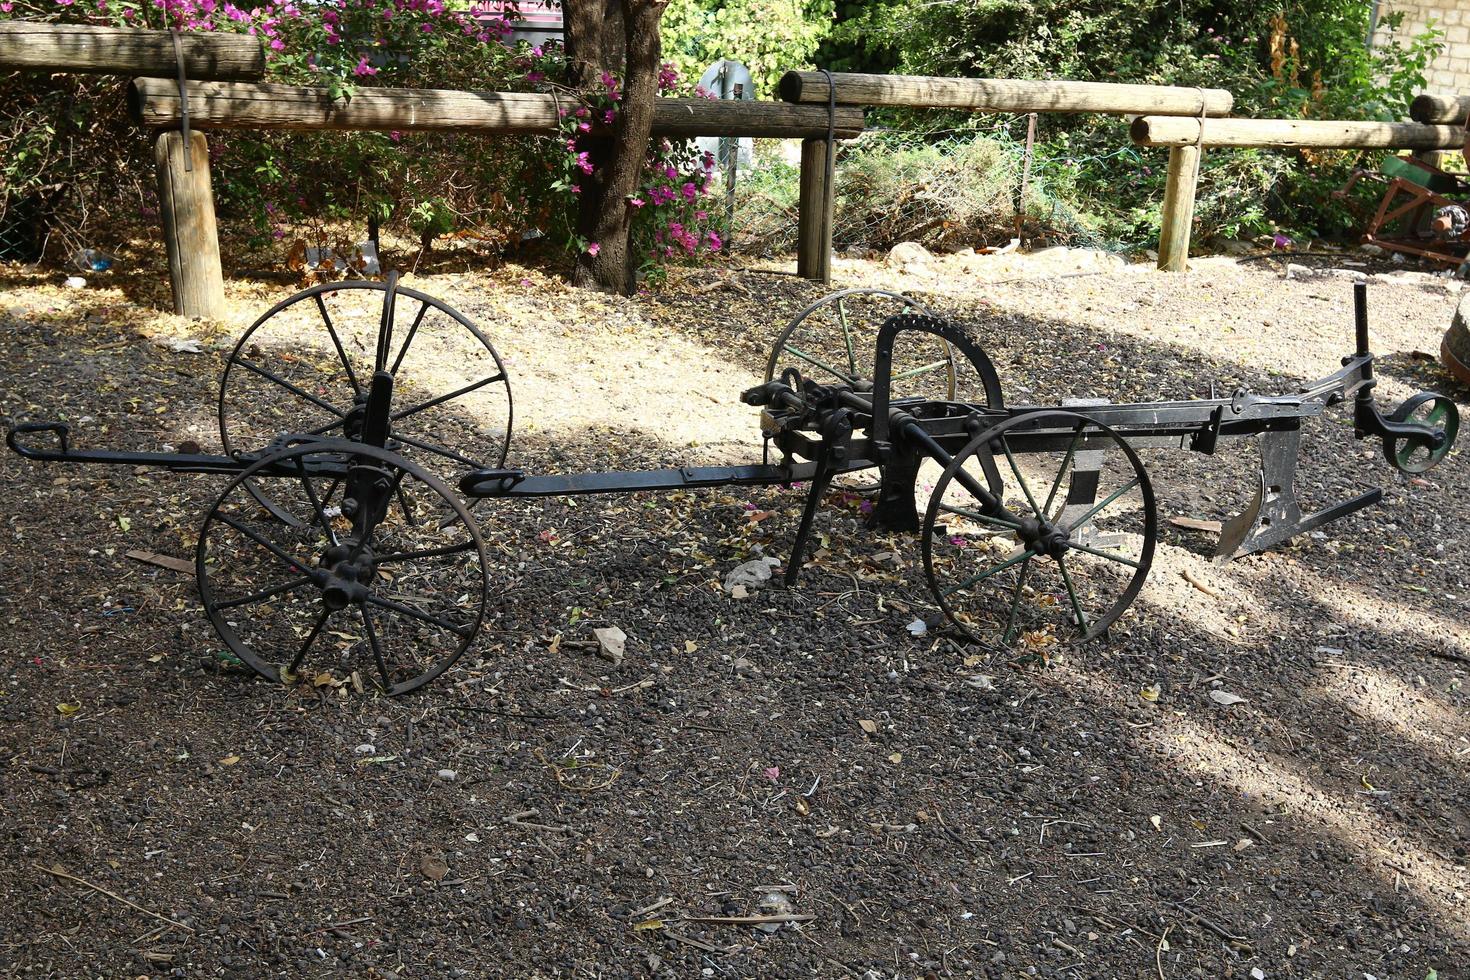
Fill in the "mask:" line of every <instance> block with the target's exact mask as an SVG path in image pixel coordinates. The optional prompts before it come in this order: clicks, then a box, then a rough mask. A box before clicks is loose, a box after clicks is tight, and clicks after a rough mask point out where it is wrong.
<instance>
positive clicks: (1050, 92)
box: [778, 71, 1235, 116]
mask: <svg viewBox="0 0 1470 980" xmlns="http://www.w3.org/2000/svg"><path fill="white" fill-rule="evenodd" d="M832 89H833V91H834V92H835V93H836V101H837V104H839V105H871V106H915V107H925V108H935V109H973V110H975V111H977V112H1100V113H1111V114H1115V115H1130V116H1132V115H1142V114H1145V113H1150V114H1153V115H1181V116H1198V115H1200V113H1201V111H1202V110H1203V112H1204V114H1205V115H1208V116H1224V115H1228V114H1229V112H1230V109H1231V107H1232V106H1233V105H1234V104H1235V97H1234V96H1233V95H1231V94H1230V93H1229V92H1227V91H1225V90H1224V89H1217V88H1209V89H1201V88H1188V87H1185V86H1172V85H1129V84H1119V83H1113V82H1074V81H1066V80H1046V79H1041V80H1033V79H1022V78H929V77H924V76H920V75H862V74H853V73H848V72H833V73H832ZM778 90H779V92H780V95H781V98H783V99H785V100H786V101H787V102H797V103H807V104H820V105H826V104H827V101H828V97H829V96H828V87H827V76H826V75H825V74H823V73H822V72H819V71H789V72H787V73H786V74H785V75H783V76H781V81H780V84H779V86H778Z"/></svg>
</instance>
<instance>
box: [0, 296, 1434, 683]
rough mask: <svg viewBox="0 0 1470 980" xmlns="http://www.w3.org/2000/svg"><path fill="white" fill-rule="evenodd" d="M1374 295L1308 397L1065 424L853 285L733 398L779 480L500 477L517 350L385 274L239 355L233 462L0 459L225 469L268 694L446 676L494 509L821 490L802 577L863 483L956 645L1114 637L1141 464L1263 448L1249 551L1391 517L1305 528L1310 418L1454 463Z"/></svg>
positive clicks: (236, 616) (251, 644) (1360, 499)
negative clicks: (1333, 415) (335, 673)
mask: <svg viewBox="0 0 1470 980" xmlns="http://www.w3.org/2000/svg"><path fill="white" fill-rule="evenodd" d="M1356 288H1357V292H1356V297H1355V298H1356V300H1357V322H1356V344H1355V346H1354V348H1353V350H1352V352H1351V353H1349V354H1348V355H1347V356H1346V357H1344V358H1343V366H1342V368H1341V370H1339V371H1337V372H1335V373H1334V374H1331V375H1329V376H1327V377H1325V378H1322V379H1320V380H1318V381H1316V382H1313V383H1311V384H1309V385H1307V386H1306V387H1304V388H1302V389H1300V390H1297V391H1293V392H1289V393H1285V394H1280V395H1257V394H1253V393H1251V392H1248V391H1246V390H1243V389H1241V390H1237V391H1235V392H1233V393H1232V394H1230V395H1228V396H1227V397H1210V398H1200V399H1198V400H1190V401H1168V402H1142V403H1134V404H1109V403H1106V402H1103V401H1100V400H1086V401H1073V402H1068V403H1063V404H1060V405H1055V406H1035V405H1026V406H1014V405H1007V404H1005V402H1004V400H1003V396H1002V390H1001V383H1000V379H999V377H998V376H997V373H996V370H995V368H994V366H993V365H992V363H991V361H990V358H989V357H988V356H987V355H986V352H985V350H984V349H983V347H982V346H981V345H980V343H979V342H978V341H977V339H976V336H975V333H974V332H973V330H971V329H968V328H966V327H964V326H961V325H959V324H957V323H953V322H950V321H947V320H944V319H940V318H938V317H935V316H933V315H931V314H929V313H928V312H927V311H925V310H923V309H922V308H920V307H919V306H918V305H917V303H916V302H915V301H914V300H912V299H910V298H908V297H905V296H902V295H899V294H894V293H886V292H883V291H879V290H844V291H841V292H838V293H835V294H832V295H831V296H828V297H827V298H825V299H823V300H821V301H819V302H817V303H815V304H813V305H812V306H810V307H808V308H807V309H806V310H804V311H802V313H801V314H799V315H798V316H797V318H796V319H795V320H794V321H793V322H792V323H791V324H790V325H789V326H788V327H787V329H786V330H785V331H784V332H783V333H782V334H781V335H780V338H779V340H778V341H777V343H776V345H775V349H774V350H773V352H772V354H771V358H770V362H769V365H768V371H767V380H766V381H765V382H764V383H763V384H760V385H757V386H756V387H754V388H751V389H749V390H748V391H746V392H744V394H743V395H742V396H741V400H742V401H743V402H745V403H746V404H747V405H751V406H755V407H758V408H759V410H760V425H761V432H762V435H763V442H764V446H765V451H764V454H763V455H764V458H763V460H762V461H761V462H760V463H754V464H750V465H744V466H681V467H678V468H674V469H664V470H642V471H626V472H590V473H573V474H565V475H532V474H529V473H527V472H525V471H523V470H521V469H516V468H511V467H508V466H507V465H506V460H507V458H508V453H509V447H510V434H511V420H512V409H511V399H510V385H509V379H508V376H507V371H506V364H505V362H504V361H503V360H502V358H501V356H500V354H499V353H498V352H497V351H496V350H495V348H494V346H493V345H492V344H491V343H490V341H489V339H488V338H486V337H485V336H484V334H482V333H481V332H480V330H479V328H478V327H476V326H475V325H474V324H473V323H471V322H470V321H469V320H468V319H467V318H466V317H464V316H462V315H461V314H460V313H458V312H456V311H455V310H453V309H451V308H450V307H448V306H446V305H445V304H443V303H442V302H440V301H438V300H436V299H434V298H432V297H429V296H426V295H424V294H422V293H419V292H417V291H415V290H412V289H407V288H402V287H400V286H399V285H398V281H397V275H396V273H394V274H390V275H389V277H388V279H387V281H386V282H349V283H336V284H331V285H321V286H316V287H313V288H311V289H308V290H305V291H304V292H302V293H299V294H297V295H295V296H293V297H291V298H290V299H287V300H285V301H284V302H282V303H280V304H278V305H277V306H275V307H273V308H272V309H271V310H270V311H269V312H267V313H266V314H265V315H264V316H262V317H261V318H260V319H259V320H258V321H256V323H255V324H254V325H253V326H252V327H251V328H250V329H249V330H248V331H247V332H246V333H245V335H244V336H243V337H242V338H241V339H240V341H239V343H238V344H237V345H236V346H235V348H234V349H233V351H232V352H231V353H230V354H229V356H228V357H227V358H226V360H225V369H224V374H223V379H222V382H221V387H220V396H219V424H220V437H221V440H222V442H223V445H224V453H223V454H221V455H209V454H203V453H198V452H195V453H173V452H167V453H164V452H114V451H106V450H94V449H84V448H77V447H74V446H73V445H72V442H71V438H70V432H69V429H68V426H67V425H66V424H64V423H61V422H46V421H33V422H22V423H19V424H17V425H15V426H14V427H13V428H12V429H11V430H10V432H9V435H8V437H7V442H8V444H9V446H10V448H11V449H12V450H14V451H15V452H17V453H19V454H20V455H22V456H24V457H26V458H27V459H30V460H35V461H38V462H59V463H93V464H107V463H111V464H122V465H127V466H150V467H162V468H164V469H167V470H173V471H178V472H188V473H213V474H218V475H222V476H224V477H226V478H227V480H226V485H225V487H224V490H223V492H221V493H220V494H219V496H218V497H217V498H216V499H215V501H214V503H213V504H212V505H211V506H210V507H209V508H208V510H207V511H206V512H205V514H204V519H203V526H202V529H201V530H200V533H199V537H198V542H197V546H196V549H195V561H194V565H195V572H196V577H197V581H198V588H199V596H200V600H201V602H202V604H203V607H204V613H205V615H206V616H207V617H208V618H209V620H210V622H211V624H212V625H213V626H214V629H215V630H216V632H217V633H218V635H219V637H220V639H221V640H222V641H223V643H224V644H225V646H226V647H227V648H228V649H229V651H230V652H231V653H232V654H233V655H234V656H235V657H238V659H239V660H240V661H242V662H243V663H245V664H247V665H249V666H250V667H251V668H252V669H254V670H255V671H256V672H257V673H259V674H260V675H262V676H264V677H267V678H269V679H271V680H274V681H287V682H289V681H291V680H292V679H293V678H295V677H296V676H298V675H300V674H302V672H304V671H306V670H308V668H311V669H314V670H319V669H321V668H323V667H342V668H343V669H347V670H360V671H361V674H362V675H364V676H367V677H369V678H372V679H373V680H374V682H375V683H376V684H377V685H378V686H379V687H380V688H381V689H382V690H383V691H384V692H386V693H388V694H402V693H404V692H407V691H411V690H413V689H415V688H418V687H420V686H422V685H424V684H426V683H428V682H429V681H431V680H433V679H434V678H435V677H437V676H439V675H440V674H442V673H443V672H444V671H445V670H447V669H449V667H450V666H452V665H453V664H454V663H455V661H456V660H457V659H458V658H459V657H460V656H461V655H462V654H463V653H464V652H465V651H466V650H467V649H469V648H470V646H471V645H472V644H473V643H474V641H475V638H476V635H477V634H478V632H479V631H480V630H481V628H482V625H484V624H485V622H486V619H487V617H490V618H491V619H492V623H491V626H490V628H491V629H493V628H494V624H493V618H494V616H495V610H496V598H497V596H498V595H499V594H500V593H502V592H504V591H505V590H507V589H512V588H515V587H516V584H517V583H518V582H519V579H520V578H521V577H523V576H524V575H525V574H526V572H525V568H526V566H525V563H523V562H522V563H517V562H515V561H512V560H507V559H504V558H502V559H500V560H495V561H492V559H491V558H490V557H489V555H488V554H487V548H486V545H485V541H484V539H483V537H482V532H481V527H480V523H479V522H480V521H485V522H487V523H488V522H491V521H493V517H491V516H490V515H489V514H487V512H486V511H485V510H484V509H479V510H474V509H472V508H473V506H474V504H475V503H477V502H480V501H483V500H490V499H505V498H511V499H514V498H527V497H571V496H577V495H584V494H606V493H633V492H647V491H669V490H682V489H688V488H698V487H722V486H738V485H745V486H770V485H775V486H788V487H795V486H799V485H803V484H804V485H805V487H804V489H805V506H804V509H803V512H802V515H801V519H800V523H799V525H798V527H797V529H796V532H795V535H794V540H793V542H792V545H791V549H790V553H789V555H788V557H787V559H786V562H785V581H786V582H787V584H793V583H795V581H796V579H797V574H798V572H799V570H800V568H801V566H802V564H803V561H804V558H805V555H806V553H807V550H808V549H807V544H808V541H809V540H810V538H811V536H812V532H813V524H814V521H815V518H816V516H817V512H818V509H819V507H820V505H821V503H822V500H823V496H824V493H825V491H826V490H827V489H828V487H829V485H830V484H831V483H832V481H833V479H834V478H836V477H838V476H840V475H842V474H851V473H855V472H859V471H870V472H876V473H877V474H878V482H877V483H876V485H874V486H872V487H870V488H869V489H870V491H871V492H872V493H873V494H874V499H873V506H872V512H871V515H870V522H871V524H872V526H874V527H875V528H877V529H880V530H884V531H888V532H909V533H916V534H918V535H919V536H920V540H921V551H922V559H923V569H924V576H925V579H926V581H927V584H928V586H929V588H930V590H931V591H932V595H933V601H934V603H935V604H936V605H937V606H938V607H939V609H941V610H942V611H943V613H944V614H945V616H947V617H948V619H949V621H950V622H951V624H952V626H953V628H954V629H955V630H956V632H957V633H959V634H963V635H965V636H967V637H969V638H971V639H973V640H974V641H977V642H980V643H983V644H986V645H989V646H991V647H995V648H1007V647H1013V646H1018V645H1020V646H1038V645H1042V644H1051V643H1055V642H1068V641H1080V640H1090V639H1094V638H1097V637H1099V636H1102V635H1103V634H1104V633H1106V631H1107V630H1108V628H1109V627H1110V626H1111V625H1112V624H1113V623H1114V622H1115V621H1116V620H1117V619H1118V617H1119V616H1120V615H1122V614H1123V612H1124V611H1125V610H1126V609H1127V608H1128V606H1129V605H1130V604H1131V603H1132V602H1133V600H1134V599H1135V598H1136V597H1137V595H1138V594H1139V591H1140V589H1141V588H1142V587H1143V584H1144V581H1145V578H1146V577H1147V575H1148V572H1149V568H1150V565H1151V564H1152V561H1153V556H1154V550H1155V546H1156V543H1157V540H1158V517H1157V513H1156V506H1155V501H1154V492H1153V485H1152V482H1151V480H1150V476H1149V473H1148V471H1147V469H1145V467H1144V463H1143V460H1142V458H1141V457H1140V455H1139V453H1138V450H1139V449H1175V450H1177V449H1189V450H1193V451H1195V452H1201V453H1214V452H1215V451H1216V450H1217V448H1218V447H1219V445H1220V444H1221V443H1222V442H1223V441H1225V440H1230V439H1238V438H1242V437H1247V436H1250V437H1259V439H1260V445H1261V454H1260V456H1261V459H1260V464H1259V468H1258V471H1257V473H1256V475H1255V480H1254V482H1255V491H1256V492H1255V496H1254V499H1253V501H1252V502H1251V504H1250V505H1249V506H1248V507H1247V508H1246V510H1245V511H1244V512H1243V513H1241V514H1240V515H1238V516H1237V517H1235V518H1234V519H1233V520H1231V521H1229V522H1227V523H1226V524H1225V525H1224V529H1223V532H1222V535H1221V541H1220V544H1219V553H1220V554H1221V555H1235V556H1238V555H1244V554H1248V553H1251V552H1254V551H1258V550H1261V549H1263V548H1268V547H1271V546H1272V545H1275V544H1277V543H1279V542H1281V541H1283V540H1285V539H1287V538H1289V537H1291V536H1293V535H1295V534H1300V533H1302V532H1304V531H1307V530H1309V529H1311V528H1314V527H1317V526H1319V525H1321V524H1323V523H1325V522H1327V521H1330V520H1333V519H1335V518H1338V517H1341V516H1343V515H1346V514H1350V513H1352V512H1354V511H1356V510H1358V509H1360V508H1362V507H1365V506H1368V505H1370V504H1372V503H1375V502H1376V501H1378V500H1379V499H1380V498H1381V497H1382V494H1383V491H1382V490H1380V489H1372V490H1368V491H1366V492H1364V493H1361V494H1359V495H1357V496H1355V497H1352V498H1351V499H1348V500H1345V501H1342V502H1340V503H1338V504H1336V505H1335V506H1332V507H1328V508H1327V509H1325V510H1322V511H1319V512H1317V513H1313V514H1305V513H1303V511H1302V509H1301V507H1300V505H1299V503H1298V500H1297V497H1296V495H1295V492H1294V489H1293V488H1294V476H1295V472H1296V467H1297V459H1298V450H1299V448H1300V446H1301V440H1302V437H1303V430H1302V426H1303V423H1304V422H1306V421H1307V420H1309V419H1312V418H1314V417H1317V416H1320V415H1322V414H1323V413H1324V412H1326V411H1327V410H1328V409H1329V408H1331V407H1333V406H1337V405H1343V404H1345V405H1348V406H1349V407H1350V410H1351V418H1352V423H1353V428H1354V434H1355V436H1356V437H1357V438H1359V439H1364V438H1375V439H1380V440H1382V443H1383V447H1384V452H1385V455H1386V458H1387V461H1388V463H1389V464H1390V465H1391V466H1392V467H1394V468H1395V469H1397V470H1399V471H1401V472H1406V473H1421V472H1424V471H1426V470H1428V469H1429V468H1430V467H1432V466H1434V465H1435V464H1437V463H1438V462H1440V461H1441V460H1442V459H1444V457H1445V456H1446V455H1447V454H1448V453H1449V451H1450V448H1451V446H1452V445H1453V443H1454V440H1455V436H1456V433H1457V431H1458V427H1459V416H1458V412H1457V410H1456V408H1455V405H1454V403H1453V402H1451V401H1450V400H1449V399H1447V398H1445V397H1444V396H1442V395H1437V394H1432V393H1422V394H1418V395H1414V396H1413V397H1411V398H1409V399H1408V400H1407V401H1405V402H1404V403H1403V404H1401V405H1399V406H1398V407H1397V408H1396V409H1395V410H1394V411H1392V412H1391V413H1389V414H1388V415H1384V414H1382V413H1380V412H1379V410H1378V409H1377V407H1376V406H1375V404H1374V399H1373V389H1374V384H1375V382H1374V376H1373V354H1372V353H1371V352H1370V350H1369V343H1368V323H1367V314H1366V289H1365V287H1363V286H1362V285H1361V284H1359V285H1358V286H1357V287H1356ZM431 368H432V370H431ZM452 371H459V372H460V375H459V378H458V379H457V380H454V381H446V380H445V378H444V374H445V372H452ZM960 388H964V389H965V390H966V392H967V393H972V395H973V400H969V401H965V400H959V398H958V397H957V393H958V391H959V389H960ZM643 423H644V424H646V425H649V426H651V427H652V429H653V430H655V431H657V429H658V428H659V425H660V423H659V420H658V419H645V420H643ZM921 473H922V474H924V476H923V478H922V479H921ZM467 501H468V502H467ZM502 551H503V548H502Z"/></svg>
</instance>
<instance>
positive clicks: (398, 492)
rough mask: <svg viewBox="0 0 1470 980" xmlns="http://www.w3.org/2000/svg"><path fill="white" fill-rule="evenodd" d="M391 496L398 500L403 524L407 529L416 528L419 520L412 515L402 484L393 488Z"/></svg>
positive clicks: (411, 508) (400, 482)
mask: <svg viewBox="0 0 1470 980" xmlns="http://www.w3.org/2000/svg"><path fill="white" fill-rule="evenodd" d="M393 494H394V496H396V497H397V498H398V509H399V510H401V511H402V512H403V523H405V524H407V525H408V526H409V527H418V526H419V519H418V518H417V517H415V516H414V514H413V507H412V506H411V505H410V504H409V502H408V495H407V494H406V493H404V492H403V482H402V481H401V480H400V481H399V483H398V485H397V486H396V487H394V488H393Z"/></svg>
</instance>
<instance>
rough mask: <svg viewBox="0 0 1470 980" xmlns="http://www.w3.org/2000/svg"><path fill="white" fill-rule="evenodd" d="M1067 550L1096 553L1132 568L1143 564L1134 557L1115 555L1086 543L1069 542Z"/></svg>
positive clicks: (1098, 555)
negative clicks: (1090, 546)
mask: <svg viewBox="0 0 1470 980" xmlns="http://www.w3.org/2000/svg"><path fill="white" fill-rule="evenodd" d="M1067 550H1069V551H1080V552H1083V553H1084V554H1088V555H1096V556H1097V557H1099V558H1106V559H1107V560H1108V561H1115V562H1118V563H1119V564H1120V565H1127V566H1129V567H1130V568H1139V567H1140V566H1141V563H1140V562H1136V561H1134V560H1133V559H1132V558H1124V557H1123V556H1122V555H1115V554H1113V553H1112V552H1110V551H1102V550H1100V549H1098V548H1089V547H1088V546H1087V545H1085V544H1076V543H1075V542H1068V543H1067Z"/></svg>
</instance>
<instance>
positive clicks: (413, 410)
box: [391, 371, 505, 422]
mask: <svg viewBox="0 0 1470 980" xmlns="http://www.w3.org/2000/svg"><path fill="white" fill-rule="evenodd" d="M504 380H505V372H504V371H499V372H497V373H495V374H492V375H490V376H489V377H487V378H481V379H480V380H479V381H475V382H471V383H470V384H467V385H465V386H464V387H463V388H457V389H455V390H454V391H451V392H449V393H448V394H444V395H440V396H438V397H437V398H430V399H429V400H428V401H425V402H419V403H418V404H417V405H412V406H410V407H408V408H405V409H403V410H402V411H399V412H394V413H393V415H392V416H391V418H392V420H393V421H394V422H397V421H398V420H399V419H405V418H408V417H409V416H410V415H414V414H417V413H418V412H422V411H423V410H424V409H426V408H433V407H434V406H435V405H442V404H443V403H444V402H447V401H451V400H453V399H455V398H458V397H460V396H461V395H468V394H469V393H470V392H472V391H478V390H479V389H481V388H483V387H485V386H486V385H488V384H494V383H495V382H497V381H504Z"/></svg>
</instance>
